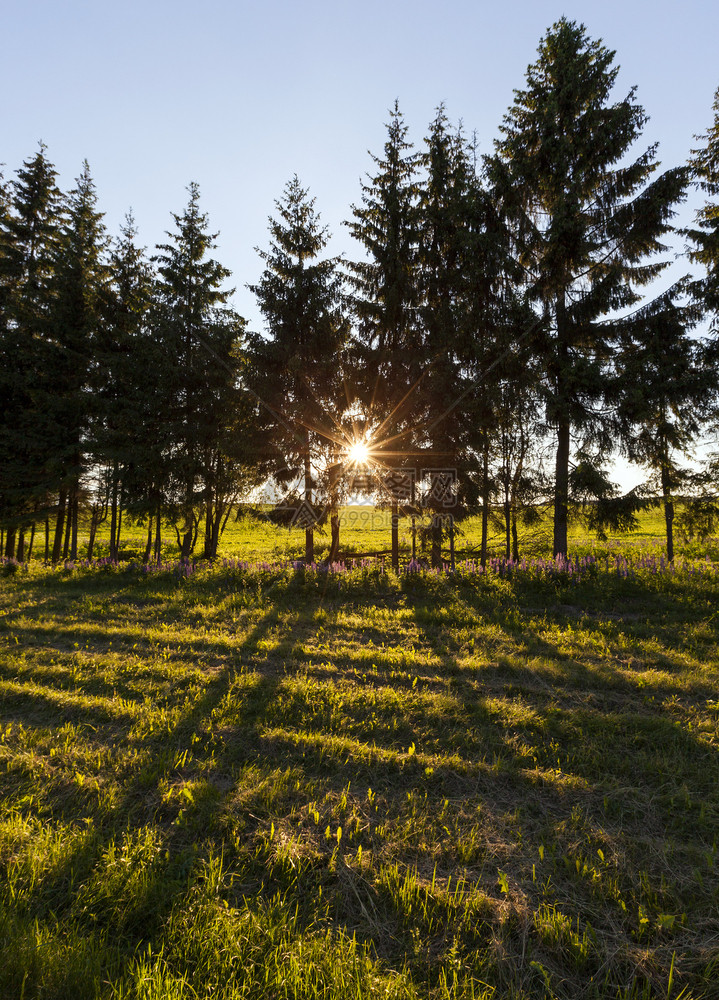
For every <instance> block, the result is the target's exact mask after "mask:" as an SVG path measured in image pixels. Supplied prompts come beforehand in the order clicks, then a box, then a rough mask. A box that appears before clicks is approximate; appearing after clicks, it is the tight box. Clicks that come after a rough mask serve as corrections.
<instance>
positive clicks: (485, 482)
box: [479, 432, 489, 568]
mask: <svg viewBox="0 0 719 1000" xmlns="http://www.w3.org/2000/svg"><path fill="white" fill-rule="evenodd" d="M488 528H489V441H488V440H487V434H486V432H485V435H484V447H483V449H482V547H481V549H480V554H479V561H480V564H481V565H482V568H484V567H485V566H486V565H487V533H488Z"/></svg>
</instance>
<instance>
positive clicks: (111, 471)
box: [89, 214, 168, 559]
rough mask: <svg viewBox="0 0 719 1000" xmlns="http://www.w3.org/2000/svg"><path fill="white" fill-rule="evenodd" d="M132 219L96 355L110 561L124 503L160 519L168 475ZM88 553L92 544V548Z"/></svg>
mask: <svg viewBox="0 0 719 1000" xmlns="http://www.w3.org/2000/svg"><path fill="white" fill-rule="evenodd" d="M136 240H137V229H136V227H135V223H134V219H133V217H132V215H131V214H128V216H127V217H126V219H125V222H124V223H123V225H122V226H121V229H120V236H119V238H118V239H117V240H116V241H115V242H114V245H113V247H112V250H111V254H110V272H111V285H110V288H109V289H108V294H107V299H106V303H105V309H104V314H103V322H102V324H101V327H100V336H99V341H98V345H97V351H96V365H95V377H94V380H93V389H94V400H95V405H94V425H93V435H92V437H93V447H94V450H95V454H96V458H97V462H98V467H99V468H98V474H97V478H98V482H99V483H101V484H102V486H103V487H104V491H105V496H104V500H105V508H104V511H103V512H104V513H108V514H109V518H110V544H109V550H110V557H111V558H112V559H117V557H118V546H119V527H120V519H121V511H122V502H123V500H124V502H125V504H126V505H127V506H128V508H129V510H130V511H131V513H132V514H133V515H135V516H140V517H142V516H144V517H146V518H147V519H148V520H149V521H151V522H152V521H153V519H154V520H155V521H156V525H157V527H156V545H155V548H156V553H157V554H158V555H159V543H158V542H157V535H159V533H160V524H161V508H162V505H163V502H164V499H165V489H164V486H165V482H166V479H167V476H168V469H167V457H166V456H165V454H164V453H163V446H162V440H161V435H160V434H159V426H160V424H161V421H162V418H163V404H164V399H163V398H162V394H161V392H160V391H159V387H160V385H161V382H162V378H163V374H164V373H163V357H162V354H161V351H160V349H159V344H158V343H157V342H156V340H155V338H154V335H153V330H152V328H151V324H150V315H151V306H152V301H153V293H154V278H155V276H154V272H153V269H152V266H151V264H150V262H149V261H148V260H147V258H146V256H145V251H144V249H142V248H140V247H138V245H137V242H136ZM89 548H91V546H89Z"/></svg>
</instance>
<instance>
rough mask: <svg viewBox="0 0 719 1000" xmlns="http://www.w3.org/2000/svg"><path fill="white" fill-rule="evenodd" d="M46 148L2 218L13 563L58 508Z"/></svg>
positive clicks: (53, 248) (6, 522)
mask: <svg viewBox="0 0 719 1000" xmlns="http://www.w3.org/2000/svg"><path fill="white" fill-rule="evenodd" d="M56 176H57V175H56V171H55V169H54V167H53V165H52V164H51V163H50V161H49V160H48V159H47V156H46V155H45V147H44V146H43V145H42V144H41V145H40V148H39V149H38V152H37V153H36V154H35V155H34V156H33V157H32V158H30V159H28V160H26V161H25V162H24V163H23V165H22V167H20V169H19V170H18V171H17V174H16V177H15V178H14V179H13V180H12V181H11V182H10V183H9V184H8V185H7V188H6V189H5V192H6V193H5V201H4V204H3V206H2V209H3V210H2V211H1V212H0V297H1V301H0V316H1V317H2V325H1V327H0V362H1V363H0V396H1V397H2V400H3V406H2V415H0V456H1V459H2V460H1V461H0V507H1V509H2V514H1V516H2V523H3V526H4V527H6V529H7V534H6V555H8V556H14V555H15V552H16V549H15V545H16V541H17V546H18V552H19V555H20V556H22V554H23V553H22V549H23V538H24V530H25V528H26V527H27V525H28V524H32V523H34V521H35V520H36V519H38V518H46V517H47V516H48V515H49V513H50V510H51V507H52V505H53V504H54V503H55V500H56V494H55V493H54V489H55V486H56V483H55V481H54V479H53V476H52V462H53V452H54V448H55V446H56V445H57V443H58V442H57V438H58V434H59V431H60V429H59V428H58V427H57V425H55V424H54V423H52V422H50V421H48V420H47V408H46V406H45V405H44V402H45V400H44V397H43V386H44V384H45V380H46V378H47V368H46V362H47V345H48V342H49V340H50V339H51V331H50V318H51V315H52V278H53V274H54V270H55V264H56V253H57V245H58V241H59V226H60V209H61V195H60V192H59V190H58V188H57V186H56V183H55V178H56Z"/></svg>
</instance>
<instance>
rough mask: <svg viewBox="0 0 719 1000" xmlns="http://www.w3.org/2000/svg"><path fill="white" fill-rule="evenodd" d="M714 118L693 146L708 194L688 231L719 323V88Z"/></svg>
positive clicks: (698, 178) (695, 168)
mask: <svg viewBox="0 0 719 1000" xmlns="http://www.w3.org/2000/svg"><path fill="white" fill-rule="evenodd" d="M713 109H714V122H713V124H712V126H711V128H710V129H709V131H708V132H707V133H706V135H702V136H698V138H699V139H700V140H702V141H703V143H704V145H703V146H701V147H700V148H698V149H694V150H692V156H691V159H690V161H689V166H690V169H691V172H692V177H693V178H694V180H695V182H696V183H697V185H698V186H699V189H700V190H701V191H703V192H704V193H705V194H706V195H708V198H707V200H706V201H705V203H704V205H703V206H702V207H701V208H700V209H699V210H698V212H697V213H696V226H697V228H694V229H690V230H688V232H687V235H688V236H689V237H690V238H691V240H692V243H693V247H692V249H691V251H690V257H691V259H692V260H693V261H694V262H695V263H698V264H701V265H702V266H703V267H704V268H705V269H706V275H705V276H704V277H703V278H702V279H701V280H700V281H698V282H697V283H696V285H695V286H694V290H695V293H696V294H697V295H698V297H699V300H700V301H701V303H702V304H703V306H704V307H705V308H706V309H707V310H708V311H709V312H710V313H711V314H712V326H713V328H714V329H715V330H717V327H718V326H719V88H717V91H716V93H715V95H714V105H713Z"/></svg>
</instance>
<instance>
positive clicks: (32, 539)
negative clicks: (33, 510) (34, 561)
mask: <svg viewBox="0 0 719 1000" xmlns="http://www.w3.org/2000/svg"><path fill="white" fill-rule="evenodd" d="M34 543H35V522H34V521H33V522H32V525H31V526H30V544H29V545H28V547H27V561H28V562H30V560H31V558H32V547H33V545H34Z"/></svg>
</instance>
